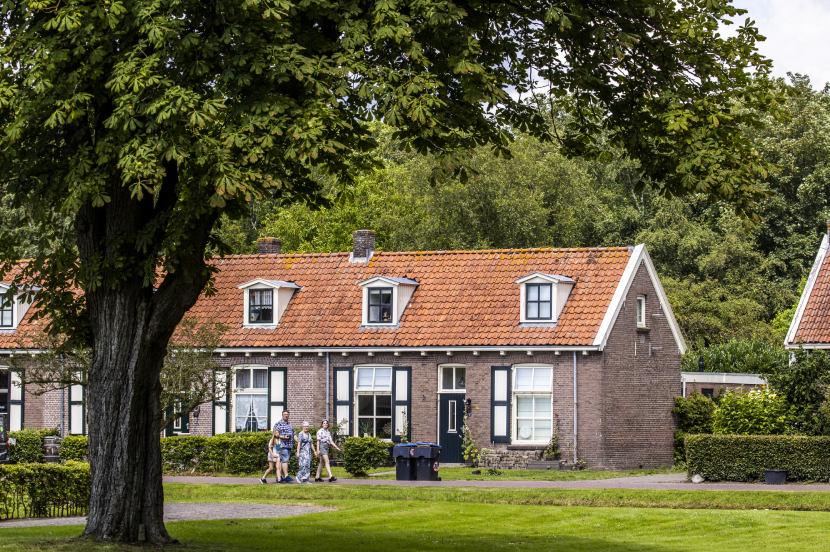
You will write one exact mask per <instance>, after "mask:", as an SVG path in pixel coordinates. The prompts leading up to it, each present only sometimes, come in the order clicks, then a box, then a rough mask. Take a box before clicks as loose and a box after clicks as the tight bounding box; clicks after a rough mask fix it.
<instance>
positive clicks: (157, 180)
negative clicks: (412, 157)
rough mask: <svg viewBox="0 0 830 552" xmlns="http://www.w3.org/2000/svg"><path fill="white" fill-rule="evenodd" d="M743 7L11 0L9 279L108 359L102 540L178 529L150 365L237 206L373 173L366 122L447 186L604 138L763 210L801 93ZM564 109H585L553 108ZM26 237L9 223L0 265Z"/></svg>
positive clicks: (2, 41)
mask: <svg viewBox="0 0 830 552" xmlns="http://www.w3.org/2000/svg"><path fill="white" fill-rule="evenodd" d="M743 13H744V12H743V11H741V10H737V9H736V8H734V7H733V6H731V4H730V2H729V0H601V1H600V0H598V1H593V0H547V1H539V2H531V3H526V2H490V1H475V0H474V1H465V2H459V3H453V2H449V1H445V0H405V1H400V2H395V1H391V0H345V1H343V2H331V1H330V0H300V1H295V2H292V1H290V0H217V1H215V2H212V3H205V2H202V1H199V0H116V1H110V0H107V1H101V0H75V1H72V2H63V1H60V0H20V1H7V2H4V3H3V4H2V9H0V22H2V31H0V63H2V68H1V69H0V126H2V128H3V133H2V134H1V135H0V185H2V187H3V188H4V189H5V192H6V193H7V194H9V198H10V199H9V202H8V207H9V208H10V209H20V208H23V207H24V206H26V208H27V209H28V211H27V216H28V217H29V219H28V220H26V219H25V217H19V218H18V219H17V220H18V221H24V220H26V222H28V223H30V224H32V225H33V226H34V227H35V231H36V233H37V235H38V242H37V244H36V247H34V248H33V250H32V251H31V254H32V256H33V259H32V261H31V262H29V263H27V264H26V265H25V267H24V270H23V271H22V272H21V273H19V274H18V275H17V276H15V282H13V283H19V282H21V281H23V280H29V281H35V282H36V283H38V284H40V285H42V287H43V289H42V291H40V292H39V293H38V294H37V296H36V298H35V301H36V304H35V307H36V311H35V312H36V313H37V314H38V315H39V316H41V315H43V316H46V318H45V320H47V321H48V327H49V328H50V330H51V331H52V332H53V333H54V334H56V335H66V336H68V337H69V342H68V344H67V346H71V347H82V346H91V347H92V351H93V353H92V354H93V356H92V360H91V363H90V369H89V377H88V382H89V386H88V395H87V396H88V397H89V399H88V413H89V425H90V458H91V465H92V494H91V499H90V510H89V518H88V524H87V527H86V531H85V534H86V535H88V536H93V537H95V538H99V539H118V540H126V541H135V540H136V539H137V538H138V534H139V527H144V528H145V531H146V538H147V540H149V541H152V542H165V541H168V540H169V537H168V535H167V533H166V531H165V530H164V526H163V523H162V511H161V497H162V492H161V480H160V451H159V448H158V442H157V439H156V436H157V434H158V421H157V416H156V412H157V411H158V406H159V393H160V384H159V381H158V378H159V373H160V371H161V368H162V365H163V361H164V357H165V354H166V349H167V346H168V343H169V340H170V337H171V335H172V334H173V332H174V331H175V328H176V326H177V325H178V323H179V322H180V321H181V319H182V317H183V316H184V314H185V312H186V311H187V310H188V309H189V308H190V306H192V305H193V303H194V302H195V301H196V299H197V298H198V296H199V294H200V293H202V292H203V291H204V290H205V288H206V286H208V289H207V292H209V291H210V290H209V281H210V274H211V269H210V267H209V265H208V264H206V262H205V254H206V252H208V251H216V252H219V253H222V252H224V251H227V246H226V245H225V244H223V243H221V242H220V241H217V239H216V238H217V237H221V233H215V232H213V230H214V226H215V225H216V222H217V220H218V219H219V217H220V216H221V215H222V214H228V215H230V216H237V217H238V216H243V215H245V206H246V204H247V203H248V202H250V201H252V200H257V199H259V198H263V197H266V196H267V195H268V194H270V196H271V197H272V198H274V199H276V200H279V201H282V202H287V203H288V204H290V203H291V202H292V201H297V200H304V201H307V202H308V203H310V204H315V203H317V202H319V192H320V190H321V182H322V180H321V179H322V178H330V179H334V180H336V181H338V182H341V183H351V182H355V181H356V179H357V177H358V175H359V174H361V173H362V172H366V171H368V170H370V169H371V168H372V167H375V166H377V160H376V158H375V157H374V156H372V155H371V152H372V150H374V149H375V148H376V147H377V142H376V140H375V138H374V137H373V135H372V133H371V132H370V128H369V125H370V124H371V123H372V122H374V121H380V122H383V123H384V124H386V125H388V126H389V127H390V128H391V129H393V138H394V139H396V140H400V141H401V142H402V143H404V144H405V147H406V148H407V149H408V150H412V151H414V152H417V153H418V154H421V155H429V156H431V157H430V158H431V159H433V160H434V162H433V164H432V166H431V167H430V168H429V170H428V172H429V177H430V178H429V180H431V181H432V182H433V183H440V182H442V181H447V180H448V179H451V178H453V177H458V179H459V181H460V182H464V181H468V179H469V175H470V170H469V167H468V165H467V163H466V155H467V154H468V153H469V152H470V151H472V150H476V149H477V150H479V151H481V150H484V149H487V148H489V150H490V151H491V152H492V153H493V154H495V155H499V156H505V157H509V155H510V153H511V149H510V148H509V144H510V142H511V140H512V139H513V138H514V136H515V135H516V133H523V134H527V135H529V136H534V137H535V138H536V139H538V140H540V141H541V142H542V143H548V142H551V141H552V140H554V139H555V140H557V142H558V144H559V146H560V147H561V148H562V152H563V153H564V154H565V155H568V156H573V155H584V156H588V157H593V158H597V159H602V158H604V156H605V151H606V149H607V146H608V145H610V146H612V147H614V148H618V149H620V150H622V151H624V152H627V154H628V155H629V156H630V157H631V158H632V159H634V160H635V161H636V162H638V163H639V165H638V169H637V170H638V172H639V173H641V174H643V175H644V176H645V177H646V178H647V179H649V180H648V181H649V182H652V183H653V185H654V186H656V187H657V188H658V191H659V192H660V193H661V194H662V195H664V196H665V197H672V196H676V195H683V194H688V193H691V192H697V193H701V194H704V195H706V196H708V197H712V198H721V199H724V200H726V201H728V202H729V204H730V205H731V206H732V208H733V209H735V210H737V211H738V212H741V213H745V214H747V213H752V210H753V209H754V205H755V203H754V202H756V201H757V200H758V199H760V198H763V197H764V196H765V195H766V191H765V190H764V188H763V186H760V185H759V183H758V178H759V177H764V176H766V175H767V174H768V173H769V169H770V168H771V165H770V164H769V163H768V162H767V161H765V160H764V159H763V158H762V157H761V156H760V155H759V153H758V152H757V151H756V150H755V149H754V147H753V146H752V144H751V143H750V141H749V138H748V136H747V134H746V132H745V129H747V128H755V127H757V126H758V124H759V123H758V121H759V120H760V119H759V115H764V116H768V117H770V118H772V119H773V120H777V119H778V118H779V117H781V116H782V114H783V112H782V110H781V105H780V102H781V100H782V98H783V94H782V93H781V91H780V90H779V89H776V88H774V87H771V86H770V83H769V81H768V80H767V78H766V77H767V75H768V73H769V68H770V62H769V60H766V59H764V58H763V57H762V56H760V55H759V54H758V52H757V48H756V42H757V40H759V39H760V37H759V35H758V31H757V30H756V29H755V28H754V27H753V25H752V23H751V21H748V20H747V21H746V23H745V24H744V25H742V26H741V27H740V28H739V29H738V31H737V34H736V35H735V36H734V37H731V38H724V37H723V36H721V35H720V34H719V26H720V25H721V24H722V23H723V24H725V23H727V22H728V20H729V18H732V17H737V16H740V15H742V14H743ZM751 73H754V77H753V75H752V74H751ZM525 100H527V101H525ZM551 102H553V103H554V104H557V105H558V103H562V102H564V103H566V104H567V105H568V106H569V107H568V109H569V112H570V113H572V114H573V116H572V117H570V118H567V119H563V120H559V119H554V120H553V121H551V120H549V119H548V118H546V117H545V113H546V111H545V110H543V109H542V108H541V107H540V106H541V104H544V103H547V104H550V103H551ZM551 123H553V124H551ZM318 176H319V177H320V178H318ZM645 182H646V181H645V180H643V181H638V182H637V183H636V184H635V191H636V192H640V191H641V190H642V188H643V186H642V184H643V183H645ZM67 220H68V221H69V222H71V226H67V224H66V223H67ZM16 230H19V228H12V229H11V230H9V229H7V228H6V229H4V231H3V234H2V235H0V263H2V265H0V278H3V277H4V276H5V274H6V273H7V272H8V270H10V269H11V262H13V261H15V260H16V259H17V258H18V253H19V247H17V246H18V244H20V243H21V241H20V240H19V239H8V240H7V239H5V238H6V237H7V236H11V237H16V236H17V237H19V234H14V231H16ZM78 290H80V291H82V293H77V291H78ZM112 412H118V413H120V414H122V415H119V416H118V419H117V421H116V422H115V424H116V425H117V428H116V430H113V422H112ZM125 459H127V460H126V461H125Z"/></svg>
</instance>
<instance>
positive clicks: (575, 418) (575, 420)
mask: <svg viewBox="0 0 830 552" xmlns="http://www.w3.org/2000/svg"><path fill="white" fill-rule="evenodd" d="M576 406H577V401H576V351H574V464H576V446H577V443H578V437H577V435H578V433H579V431H577V417H576Z"/></svg>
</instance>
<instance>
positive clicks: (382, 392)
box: [352, 364, 395, 442]
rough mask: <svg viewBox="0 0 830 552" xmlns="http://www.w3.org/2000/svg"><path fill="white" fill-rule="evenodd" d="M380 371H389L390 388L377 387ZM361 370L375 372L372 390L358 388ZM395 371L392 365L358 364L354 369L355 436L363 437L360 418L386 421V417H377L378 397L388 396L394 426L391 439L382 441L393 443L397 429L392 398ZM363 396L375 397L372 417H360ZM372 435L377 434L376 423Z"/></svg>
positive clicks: (385, 438) (373, 424) (390, 419)
mask: <svg viewBox="0 0 830 552" xmlns="http://www.w3.org/2000/svg"><path fill="white" fill-rule="evenodd" d="M379 369H381V370H389V386H388V387H384V386H377V385H375V382H376V381H377V371H378V370H379ZM360 370H373V373H372V387H371V388H366V387H364V388H362V389H360V388H358V376H359V374H360V372H359V371H360ZM394 370H395V367H394V366H392V365H391V364H358V365H357V366H355V367H354V374H353V381H354V389H353V390H352V392H353V393H354V405H353V409H354V411H353V418H352V420H354V428H355V429H354V432H355V435H357V436H358V437H362V436H363V434H362V433H361V432H360V418H361V417H362V418H364V419H365V418H371V419H372V420H376V419H377V418H383V419H386V416H378V415H377V397H378V396H388V397H389V407H390V411H389V422H390V423H391V424H392V431H391V432H390V435H389V437H381V439H383V440H384V441H389V442H391V441H392V435H394V433H395V427H394V423H395V406H394V402H395V401H394V400H393V399H394V397H393V396H392V378H393V375H394ZM361 396H364V397H365V396H372V397H375V399H373V402H374V404H373V408H374V411H373V414H372V416H360V410H359V408H360V397H361ZM372 433H373V436H374V435H375V434H376V433H377V428H376V424H375V423H374V422H373V423H372Z"/></svg>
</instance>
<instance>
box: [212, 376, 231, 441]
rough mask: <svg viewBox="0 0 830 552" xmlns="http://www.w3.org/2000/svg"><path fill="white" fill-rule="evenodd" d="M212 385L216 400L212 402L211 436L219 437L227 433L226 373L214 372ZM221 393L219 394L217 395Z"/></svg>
mask: <svg viewBox="0 0 830 552" xmlns="http://www.w3.org/2000/svg"><path fill="white" fill-rule="evenodd" d="M214 375H215V379H214V380H213V385H214V386H215V387H214V390H215V392H216V393H217V395H216V400H215V401H213V434H214V435H221V434H223V433H227V432H228V416H229V415H230V414H229V413H228V381H227V379H228V373H227V372H214ZM220 392H221V394H219V393H220Z"/></svg>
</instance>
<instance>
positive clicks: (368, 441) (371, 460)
mask: <svg viewBox="0 0 830 552" xmlns="http://www.w3.org/2000/svg"><path fill="white" fill-rule="evenodd" d="M390 446H391V443H387V442H386V441H381V440H380V439H378V438H377V437H349V438H348V439H346V441H345V442H344V443H343V453H344V454H345V456H346V471H347V472H348V473H349V475H366V474H367V473H369V470H370V469H372V468H374V467H375V466H377V465H382V464H385V463H386V460H387V458H388V457H389V447H390Z"/></svg>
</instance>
